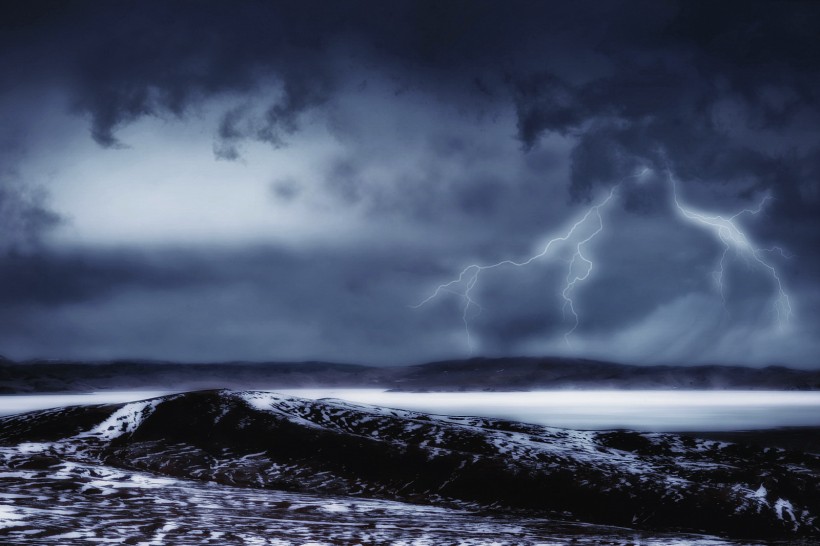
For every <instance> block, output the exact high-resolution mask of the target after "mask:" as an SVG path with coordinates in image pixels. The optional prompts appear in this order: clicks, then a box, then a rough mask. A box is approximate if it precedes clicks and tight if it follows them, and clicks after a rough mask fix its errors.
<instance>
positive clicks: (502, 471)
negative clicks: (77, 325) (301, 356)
mask: <svg viewBox="0 0 820 546" xmlns="http://www.w3.org/2000/svg"><path fill="white" fill-rule="evenodd" d="M0 455H1V456H2V460H0V485H2V487H0V489H2V491H3V496H2V498H0V502H2V503H3V504H2V505H0V533H2V534H4V535H5V536H6V537H7V538H4V543H15V542H14V541H16V540H23V539H24V538H26V537H28V538H35V537H40V538H43V539H44V540H45V537H47V536H49V535H50V536H59V535H62V534H64V533H66V532H69V530H71V529H75V530H76V529H82V530H83V531H76V532H85V533H92V535H89V536H93V537H94V538H96V539H100V541H103V539H105V540H109V539H111V540H114V539H117V540H118V541H120V542H121V543H129V542H127V541H126V540H127V537H131V538H133V537H139V536H143V537H148V538H150V540H152V541H155V540H159V542H150V543H157V544H162V543H163V542H162V539H157V538H156V536H157V535H158V534H162V533H164V534H166V535H168V536H169V537H171V536H176V538H175V539H174V541H172V542H173V543H175V544H177V543H179V544H183V543H192V544H196V543H198V544H207V543H209V542H208V540H211V539H210V538H208V537H211V536H212V535H210V534H208V535H207V536H206V535H205V534H203V535H201V536H199V538H196V536H195V535H191V533H193V532H194V531H196V532H202V533H211V532H213V533H217V535H216V536H217V538H216V539H214V540H217V539H219V537H223V539H224V537H225V536H226V535H225V533H239V534H242V533H246V534H247V533H250V535H249V536H264V537H267V538H265V539H264V540H265V541H263V542H253V541H250V542H249V541H247V540H245V539H241V540H242V541H240V539H237V541H238V542H236V543H240V544H244V543H249V544H250V543H259V544H274V543H276V544H290V543H291V542H278V543H277V542H269V541H267V540H268V539H270V538H271V537H272V536H273V537H280V538H281V540H286V538H285V537H288V536H291V537H293V536H297V535H288V534H282V533H279V534H276V533H273V535H271V534H270V533H268V534H265V532H264V530H265V529H269V530H271V529H273V528H276V526H278V525H281V526H282V528H283V529H284V528H289V527H290V528H293V527H294V526H296V527H299V529H301V530H300V531H298V533H306V534H305V536H309V537H313V538H312V539H311V540H319V539H317V538H316V537H319V538H322V537H324V539H327V540H328V541H330V542H328V543H330V544H355V543H362V544H371V543H372V544H385V543H396V544H398V543H399V541H400V540H407V542H405V543H406V544H414V542H412V541H411V539H413V540H415V539H414V538H412V537H416V538H418V539H419V540H422V542H418V544H422V543H423V544H448V543H452V544H462V543H463V544H470V543H474V544H481V543H486V539H487V537H488V536H491V535H492V536H495V537H496V538H498V540H499V542H498V543H499V544H503V543H505V542H504V541H503V540H509V541H508V542H506V543H509V544H535V543H538V540H539V537H540V538H549V539H550V540H553V539H554V540H553V542H552V543H555V544H570V543H572V544H584V543H588V544H598V543H600V539H601V536H609V537H610V538H611V537H615V538H613V539H612V540H613V542H612V543H614V544H628V543H641V544H675V543H677V544H680V542H674V541H671V542H669V540H673V539H671V538H669V537H678V539H680V537H681V536H687V537H690V538H688V539H686V540H685V542H684V543H687V544H699V543H702V544H720V543H734V544H747V543H752V542H755V543H756V541H761V540H771V541H783V543H789V544H800V543H805V544H811V543H816V542H817V541H818V540H820V528H819V527H818V525H819V522H818V512H820V492H818V490H820V488H819V487H818V485H820V483H819V482H820V456H818V455H813V454H808V453H800V452H792V451H784V450H780V449H775V448H762V447H753V446H749V445H743V444H733V443H728V442H720V441H714V440H700V439H695V438H691V437H689V436H678V435H672V434H653V433H635V432H628V431H604V432H589V431H572V430H564V429H556V428H549V427H542V426H535V425H526V424H521V423H515V422H509V421H502V420H494V419H486V418H475V417H445V416H435V415H429V414H423V413H417V412H410V411H403V410H394V409H386V408H379V407H373V406H361V405H354V404H350V403H346V402H342V401H338V400H319V401H314V400H307V399H301V398H295V397H290V396H283V395H278V394H272V393H267V392H254V391H240V392H234V391H226V390H220V391H203V392H194V393H187V394H179V395H172V396H166V397H161V398H156V399H152V400H147V401H142V402H135V403H129V404H124V405H105V406H87V407H74V408H63V409H56V410H46V411H39V412H33V413H28V414H22V415H17V416H11V417H5V418H0ZM186 491H187V492H186ZM197 496H199V497H197ZM195 497H197V498H200V497H201V498H200V500H198V501H196V507H192V506H191V503H192V502H193V501H192V500H191V499H193V498H195ZM60 499H62V500H60ZM89 499H93V501H91V500H89ZM63 501H65V502H66V503H68V504H66V505H65V506H64V508H54V507H55V506H57V505H60V503H61V502H63ZM143 505H145V506H143ZM163 505H165V506H163ZM234 505H235V508H236V510H235V511H231V509H230V507H231V506H234ZM137 506H140V507H141V508H139V509H138V510H137V511H134V510H135V509H136V507H137ZM160 506H163V507H162V508H159V507H160ZM186 506H188V507H189V508H190V509H187V508H186ZM92 507H95V508H93V509H92ZM209 507H210V508H209ZM59 510H65V511H66V513H65V514H64V517H63V516H61V515H60V511H59ZM209 510H213V511H214V514H217V513H221V512H226V513H230V514H233V516H234V517H235V518H238V519H239V520H241V522H240V521H238V522H237V523H236V524H235V525H234V523H230V521H231V520H230V518H229V519H228V520H226V521H228V522H229V523H223V524H220V525H216V524H213V525H211V526H208V525H205V526H197V525H198V524H197V523H196V522H197V521H200V520H201V521H206V520H207V519H208V516H207V513H208V511H209ZM203 511H204V512H203ZM95 514H96V515H95ZM163 514H164V515H163ZM240 514H245V516H243V517H240ZM125 515H127V516H128V517H125ZM61 518H62V519H61ZM83 518H85V519H83ZM95 518H96V519H95ZM249 518H250V519H249ZM72 519H73V520H81V521H80V523H78V522H77V521H74V525H75V526H74V527H67V526H65V521H66V520H72ZM85 520H88V521H85ZM280 520H281V524H280V523H278V522H279V521H280ZM58 521H63V523H61V524H58V523H56V522H58ZM49 522H51V523H49ZM50 526H51V527H50ZM323 526H324V527H323ZM601 526H618V528H619V529H614V528H612V527H601ZM405 528H406V529H408V531H407V533H404V531H403V530H404V529H405ZM459 528H463V529H467V528H469V529H471V530H472V531H471V532H473V533H479V534H480V533H485V534H484V535H482V536H484V539H483V540H485V542H482V541H481V540H482V539H481V538H480V537H476V536H472V535H470V534H469V533H467V534H465V533H461V534H459V531H458V529H459ZM117 529H119V531H116V530H117ZM123 529H124V530H123ZM129 529H130V530H131V531H129ZM322 529H324V530H322ZM332 529H335V531H333V530H332ZM493 529H494V530H493ZM271 532H273V531H271ZM343 532H344V533H347V534H345V535H344V536H346V537H348V538H346V539H339V538H338V537H340V536H343V535H342V534H339V533H343ZM436 532H439V536H438V538H436V536H435V534H436ZM112 533H114V534H115V535H116V536H114V535H112ZM117 533H119V534H117ZM129 533H130V534H129ZM254 533H255V534H254ZM293 533H297V530H293ZM351 533H352V534H351ZM391 533H392V535H391ZM425 533H426V534H425ZM431 533H432V534H431ZM515 533H519V534H520V536H518V538H516V536H517V535H515ZM681 533H684V535H681ZM699 534H708V535H712V536H719V537H724V538H721V539H718V538H709V537H703V536H697V535H699ZM354 535H355V536H354ZM72 536H75V535H72ZM232 536H233V535H232ZM235 536H239V535H235ZM299 536H301V535H299ZM334 536H335V537H337V538H333V537H334ZM471 536H472V538H471ZM112 537H113V538H112ZM117 537H119V538H117ZM151 537H153V538H151ZM357 537H358V538H357ZM367 537H369V538H367ZM379 537H381V538H379ZM391 537H392V538H391ZM402 537H405V538H402ZM408 537H410V538H408ZM425 537H426V538H425ZM431 537H432V538H431ZM447 537H450V538H447ZM454 537H460V538H458V540H456V539H455V538H454ZM504 537H508V538H504ZM522 537H523V538H522ZM562 537H563V538H562ZM596 537H597V538H596ZM635 537H638V538H637V539H636V538H635ZM641 537H643V538H641ZM68 538H71V537H68ZM86 538H88V536H86ZM206 538H207V540H206ZM120 539H121V540H120ZM324 539H323V540H324ZM451 539H452V540H453V542H448V540H451ZM472 539H475V540H477V541H478V542H469V540H472ZM502 539H503V540H502ZM134 540H136V542H133V543H138V542H139V540H143V539H139V540H138V539H134ZM220 540H221V539H220ZM287 540H291V539H289V538H288V539H287ZM334 540H336V542H333V541H334ZM428 540H429V542H424V541H428ZM564 540H566V541H564ZM572 540H575V541H576V542H571V541H572ZM585 540H587V541H590V542H583V541H585ZM595 540H598V541H599V542H595ZM650 540H653V541H656V542H650ZM664 540H667V542H663V541H664ZM675 540H677V539H675ZM123 541H126V542H123ZM185 541H190V542H185ZM243 541H244V542H243ZM368 541H370V542H368ZM459 541H461V542H459ZM464 541H466V542H464ZM562 541H564V542H562ZM619 541H620V542H619ZM217 542H219V541H218V540H217ZM217 542H213V543H217ZM319 542H320V543H321V540H319ZM56 543H66V542H65V541H63V542H59V541H58V542H56ZM146 543H148V542H146ZM221 543H231V542H230V541H227V539H225V540H223V542H221ZM293 543H294V544H296V543H299V544H302V543H304V542H293Z"/></svg>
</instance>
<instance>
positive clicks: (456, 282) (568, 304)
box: [411, 185, 618, 353]
mask: <svg viewBox="0 0 820 546" xmlns="http://www.w3.org/2000/svg"><path fill="white" fill-rule="evenodd" d="M617 188H618V186H617V185H616V186H614V187H613V188H612V189H611V190H610V192H609V194H608V195H607V196H606V198H605V199H603V200H602V201H601V202H600V203H598V204H596V205H594V206H592V207H590V208H589V209H588V210H587V211H586V213H584V214H583V215H582V216H581V217H580V218H579V219H578V220H576V221H575V222H574V223H573V224H572V226H571V227H570V228H569V230H568V231H566V233H564V234H563V235H559V236H557V237H554V238H552V239H550V240H549V241H548V242H547V243H546V245H544V248H543V249H542V250H541V251H540V252H538V253H537V254H535V255H533V256H530V257H529V258H526V259H524V260H522V261H515V260H510V259H507V260H501V261H500V262H496V263H493V264H488V265H480V264H470V265H468V266H467V267H465V268H464V269H462V270H461V272H460V273H459V275H458V277H456V278H454V279H452V280H451V281H448V282H446V283H443V284H440V285H439V286H438V287H436V289H435V290H434V291H433V293H432V294H430V295H429V296H428V297H427V298H425V299H424V300H422V301H421V302H420V303H418V304H416V305H413V306H411V307H412V308H413V309H418V308H420V307H422V306H424V305H426V304H427V303H429V302H430V301H432V300H434V299H436V298H437V297H438V296H440V295H441V294H442V293H445V292H447V293H451V294H455V295H458V296H460V297H461V299H462V302H463V306H462V313H461V320H462V322H463V323H464V331H465V335H466V338H467V348H468V349H469V351H470V353H472V352H473V341H472V335H471V333H470V310H471V309H472V308H474V307H475V308H477V309H478V313H479V314H480V313H481V310H482V308H481V305H479V304H478V302H476V301H475V299H474V298H473V295H472V292H473V289H474V288H475V286H476V284H478V280H479V277H480V276H481V274H482V273H483V272H484V271H488V270H491V269H496V268H499V267H502V266H513V267H526V266H528V265H530V264H531V263H533V262H535V261H536V260H539V259H541V258H543V257H545V256H546V255H547V254H549V253H550V252H551V251H552V250H553V249H555V248H557V247H558V246H559V245H560V244H561V243H566V242H568V241H569V240H570V239H572V238H573V236H574V235H575V234H576V232H577V231H579V230H580V229H582V227H583V226H584V225H585V224H588V223H591V222H594V223H593V224H592V225H596V226H597V227H596V228H595V229H594V230H593V232H592V233H591V234H590V235H588V236H587V237H585V238H583V239H581V240H580V241H578V243H577V244H576V245H575V250H574V252H573V254H572V258H571V259H570V260H569V264H568V266H567V276H566V280H565V283H564V288H563V290H562V291H561V297H562V298H563V299H564V306H563V310H564V313H565V314H566V312H567V310H569V313H570V314H571V315H572V317H573V322H574V323H573V325H572V328H570V329H569V330H568V331H567V332H566V333H565V334H564V341H565V342H566V343H567V344H569V336H570V335H571V334H572V333H573V332H574V331H575V330H576V329H577V328H578V324H579V320H580V319H579V317H578V312H577V311H576V309H575V302H574V300H573V293H574V291H575V289H576V288H577V286H578V285H579V283H583V281H585V280H586V279H588V278H589V276H590V274H591V273H592V269H593V262H592V260H590V259H589V258H588V257H587V255H586V254H585V253H584V247H585V246H586V245H587V244H588V243H589V242H590V241H592V240H593V239H594V238H595V237H596V236H597V235H598V234H599V233H601V231H603V229H604V219H603V216H602V215H601V210H602V209H603V208H604V207H606V206H607V205H608V204H609V203H610V202H612V200H613V198H614V197H615V191H616V189H617ZM476 316H478V314H476Z"/></svg>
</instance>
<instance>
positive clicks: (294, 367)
mask: <svg viewBox="0 0 820 546" xmlns="http://www.w3.org/2000/svg"><path fill="white" fill-rule="evenodd" d="M223 387H226V388H231V389H265V390H271V389H273V390H275V389H285V388H299V387H355V388H364V387H377V388H382V389H391V390H396V391H516V390H544V389H692V390H710V389H771V390H820V371H817V370H796V369H791V368H786V367H783V366H769V367H766V368H748V367H743V366H634V365H628V364H617V363H614V362H601V361H597V360H587V359H577V358H556V357H543V358H471V359H468V360H449V361H443V362H431V363H429V364H420V365H414V366H392V367H378V366H359V365H353V364H334V363H330V362H296V363H285V362H228V363H213V364H195V363H186V364H181V363H175V362H155V361H139V360H119V361H113V362H75V361H61V360H45V361H44V360H33V361H26V362H13V361H11V360H8V359H4V358H3V357H0V394H24V393H44V392H78V391H79V392H87V391H95V390H117V389H122V390H135V389H136V390H161V391H167V390H173V391H189V390H198V389H208V388H223Z"/></svg>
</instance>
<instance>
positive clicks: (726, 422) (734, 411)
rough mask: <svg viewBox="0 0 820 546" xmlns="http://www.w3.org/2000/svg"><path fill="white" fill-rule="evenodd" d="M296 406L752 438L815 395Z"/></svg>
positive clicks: (304, 392) (548, 394)
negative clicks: (749, 433)
mask: <svg viewBox="0 0 820 546" xmlns="http://www.w3.org/2000/svg"><path fill="white" fill-rule="evenodd" d="M277 392H281V393H284V394H290V395H293V396H299V397H304V398H314V399H319V398H338V399H341V400H346V401H348V402H353V403H360V404H372V405H377V406H384V407H391V408H400V409H408V410H415V411H421V412H427V413H435V414H443V415H472V416H482V417H495V418H501V419H510V420H514V421H521V422H527V423H534V424H540V425H548V426H556V427H564V428H574V429H585V430H605V429H612V428H629V429H634V430H641V431H659V432H660V431H664V432H674V431H687V430H689V431H696V430H700V431H724V430H727V431H728V430H757V429H767V428H776V427H790V426H820V392H804V391H788V392H786V391H566V390H565V391H530V392H448V393H441V392H429V393H417V392H387V391H384V390H381V389H283V390H279V391H277ZM162 394H166V393H163V392H159V391H116V392H114V391H110V392H97V393H88V394H59V395H22V396H2V397H0V415H10V414H14V413H21V412H25V411H33V410H37V409H46V408H52V407H59V406H70V405H83V404H105V403H123V402H128V401H134V400H142V399H146V398H151V397H154V396H160V395H162Z"/></svg>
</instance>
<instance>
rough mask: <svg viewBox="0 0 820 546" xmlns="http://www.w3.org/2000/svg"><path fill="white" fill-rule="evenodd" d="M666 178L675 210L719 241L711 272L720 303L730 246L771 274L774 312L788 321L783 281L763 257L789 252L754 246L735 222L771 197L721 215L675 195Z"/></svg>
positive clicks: (789, 310)
mask: <svg viewBox="0 0 820 546" xmlns="http://www.w3.org/2000/svg"><path fill="white" fill-rule="evenodd" d="M669 181H670V183H671V185H672V197H673V200H674V203H675V207H676V208H677V211H678V214H679V215H680V216H681V217H682V218H683V219H685V220H687V221H689V222H690V223H693V224H695V225H698V226H700V227H702V228H704V229H706V230H708V231H710V232H712V233H713V234H714V235H715V237H716V238H717V239H718V240H720V242H721V243H722V244H723V252H722V253H721V255H720V259H719V260H718V263H717V266H716V267H715V271H714V272H713V273H712V277H713V279H714V282H715V285H716V286H717V289H718V292H719V293H720V297H721V299H722V300H723V304H724V307H725V305H726V297H725V292H724V285H723V280H724V275H725V272H726V258H727V255H728V254H729V251H730V250H732V249H734V250H735V251H736V252H737V253H738V254H740V255H741V256H743V257H744V258H746V259H747V260H751V261H753V262H755V263H757V264H758V265H759V266H760V267H761V268H762V269H763V270H764V271H766V272H767V273H768V275H769V276H770V277H771V279H772V283H773V284H774V288H775V291H776V292H777V295H776V297H775V302H774V307H775V311H776V313H777V319H778V323H780V325H781V326H783V324H784V323H785V322H788V320H789V319H790V318H791V316H792V308H791V303H790V301H789V294H788V293H787V292H786V289H785V288H784V286H783V281H782V280H781V279H780V274H779V273H778V271H777V268H776V267H775V266H774V265H773V264H772V263H771V262H770V261H769V260H767V259H766V255H767V254H769V253H777V254H780V255H781V256H782V257H784V258H791V256H790V255H789V254H788V253H786V252H785V251H784V250H783V249H782V248H780V247H779V246H773V247H771V248H762V247H757V246H755V245H754V244H753V242H752V240H751V239H750V238H749V237H748V236H747V235H746V233H745V232H744V231H743V229H742V227H741V226H739V225H738V223H737V220H738V218H739V217H741V216H743V215H744V214H748V215H751V216H756V215H758V214H760V213H761V212H762V211H763V209H764V208H765V206H766V203H768V202H769V201H770V200H771V199H772V197H771V195H765V196H763V199H761V201H760V202H759V203H758V205H757V207H755V208H746V209H743V210H741V211H740V212H737V213H735V214H734V215H732V216H729V217H724V216H721V215H716V214H707V213H704V212H701V211H698V210H695V209H694V208H692V207H691V206H688V205H686V204H684V203H683V202H682V201H681V199H680V197H679V196H678V189H677V184H676V182H675V179H674V178H673V177H672V176H669Z"/></svg>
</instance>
